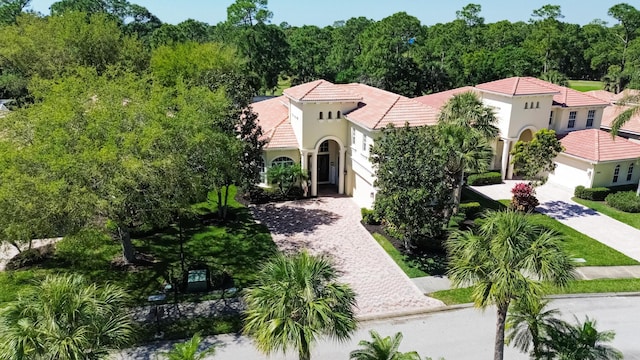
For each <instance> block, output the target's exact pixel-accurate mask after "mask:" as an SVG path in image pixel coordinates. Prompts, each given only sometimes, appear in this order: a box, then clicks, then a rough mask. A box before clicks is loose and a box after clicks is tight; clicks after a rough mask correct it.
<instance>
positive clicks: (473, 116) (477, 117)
mask: <svg viewBox="0 0 640 360" xmlns="http://www.w3.org/2000/svg"><path fill="white" fill-rule="evenodd" d="M439 121H440V122H441V123H446V124H455V125H458V126H460V127H463V128H466V129H473V130H476V131H478V132H479V133H480V134H481V135H482V136H483V137H484V138H485V139H487V140H493V139H494V138H495V137H496V136H498V133H499V130H498V128H497V127H496V126H495V125H496V121H497V119H496V115H495V113H494V112H493V110H492V109H491V108H489V107H486V106H484V104H483V103H482V100H480V98H478V96H477V95H476V94H474V93H473V92H471V91H467V92H464V93H461V94H457V95H454V96H453V97H452V98H451V99H449V101H447V103H446V104H445V105H444V106H443V107H442V109H441V110H440V118H439Z"/></svg>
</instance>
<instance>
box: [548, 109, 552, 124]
mask: <svg viewBox="0 0 640 360" xmlns="http://www.w3.org/2000/svg"><path fill="white" fill-rule="evenodd" d="M552 122H553V111H552V112H550V113H549V125H551V123H552Z"/></svg>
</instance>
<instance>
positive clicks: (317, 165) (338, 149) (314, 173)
mask: <svg viewBox="0 0 640 360" xmlns="http://www.w3.org/2000/svg"><path fill="white" fill-rule="evenodd" d="M310 160H311V161H309V163H310V164H311V195H312V196H317V195H318V186H324V187H329V188H333V189H335V192H336V193H338V194H344V166H345V164H344V162H345V148H344V145H343V144H342V141H341V140H340V139H339V138H337V137H334V136H326V137H324V138H322V139H320V140H319V141H318V142H317V143H316V147H315V149H314V152H313V153H312V154H311V159H310Z"/></svg>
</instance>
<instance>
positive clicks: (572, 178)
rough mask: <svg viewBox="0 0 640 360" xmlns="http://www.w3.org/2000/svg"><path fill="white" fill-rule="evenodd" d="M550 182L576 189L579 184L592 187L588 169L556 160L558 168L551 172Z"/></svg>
mask: <svg viewBox="0 0 640 360" xmlns="http://www.w3.org/2000/svg"><path fill="white" fill-rule="evenodd" d="M549 182H552V183H554V184H557V185H562V186H564V187H566V188H569V189H574V188H575V187H576V186H578V185H582V186H584V187H590V186H591V185H590V184H591V179H589V175H588V174H587V170H586V169H581V168H577V167H574V166H571V165H568V164H564V163H562V162H556V169H555V171H554V172H553V173H551V174H549Z"/></svg>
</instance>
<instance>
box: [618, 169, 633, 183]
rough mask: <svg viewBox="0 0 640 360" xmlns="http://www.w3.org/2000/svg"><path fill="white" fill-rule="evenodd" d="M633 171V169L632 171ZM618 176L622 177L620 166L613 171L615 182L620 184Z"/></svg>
mask: <svg viewBox="0 0 640 360" xmlns="http://www.w3.org/2000/svg"><path fill="white" fill-rule="evenodd" d="M631 170H632V171H633V169H631ZM618 176H620V165H616V168H615V169H614V170H613V182H614V183H617V182H618Z"/></svg>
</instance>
